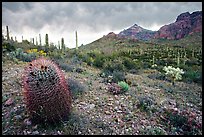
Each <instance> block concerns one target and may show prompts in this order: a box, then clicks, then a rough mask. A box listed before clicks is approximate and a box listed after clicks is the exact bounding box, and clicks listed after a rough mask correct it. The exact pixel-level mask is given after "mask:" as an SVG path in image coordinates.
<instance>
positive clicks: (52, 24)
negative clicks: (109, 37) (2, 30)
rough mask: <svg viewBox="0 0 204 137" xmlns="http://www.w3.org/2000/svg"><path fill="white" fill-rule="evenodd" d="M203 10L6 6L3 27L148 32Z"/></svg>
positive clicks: (182, 6)
mask: <svg viewBox="0 0 204 137" xmlns="http://www.w3.org/2000/svg"><path fill="white" fill-rule="evenodd" d="M197 10H202V3H201V2H190V3H189V2H71V3H69V2H65V3H64V2H3V3H2V25H3V26H5V25H9V26H10V28H11V29H12V30H13V31H15V32H16V33H17V32H18V33H22V31H23V30H25V27H26V28H29V29H31V30H32V31H34V32H36V33H38V32H39V31H40V30H42V29H43V28H44V27H45V26H49V28H50V29H51V31H53V32H55V33H63V31H65V30H67V31H75V30H81V31H83V30H86V31H89V32H94V33H95V32H102V31H104V30H110V31H115V30H123V29H124V28H127V27H129V26H132V25H133V24H135V23H136V24H138V25H140V26H142V27H144V28H146V29H151V27H152V26H154V25H157V26H162V25H165V24H169V23H172V22H174V21H175V20H176V17H177V16H178V15H179V14H181V13H183V12H187V11H188V12H193V11H197Z"/></svg>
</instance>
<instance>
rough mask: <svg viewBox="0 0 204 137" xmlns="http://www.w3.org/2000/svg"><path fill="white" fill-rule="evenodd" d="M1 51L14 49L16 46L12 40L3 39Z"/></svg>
mask: <svg viewBox="0 0 204 137" xmlns="http://www.w3.org/2000/svg"><path fill="white" fill-rule="evenodd" d="M2 47H3V52H12V51H15V50H16V48H15V46H14V44H13V43H12V42H8V41H4V42H3V43H2Z"/></svg>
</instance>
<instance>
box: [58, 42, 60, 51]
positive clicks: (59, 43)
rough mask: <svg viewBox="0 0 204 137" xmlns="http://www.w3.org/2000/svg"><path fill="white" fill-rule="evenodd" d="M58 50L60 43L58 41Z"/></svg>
mask: <svg viewBox="0 0 204 137" xmlns="http://www.w3.org/2000/svg"><path fill="white" fill-rule="evenodd" d="M58 49H60V41H58Z"/></svg>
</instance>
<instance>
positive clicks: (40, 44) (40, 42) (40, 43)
mask: <svg viewBox="0 0 204 137" xmlns="http://www.w3.org/2000/svg"><path fill="white" fill-rule="evenodd" d="M39 42H40V46H42V43H41V35H40V34H39Z"/></svg>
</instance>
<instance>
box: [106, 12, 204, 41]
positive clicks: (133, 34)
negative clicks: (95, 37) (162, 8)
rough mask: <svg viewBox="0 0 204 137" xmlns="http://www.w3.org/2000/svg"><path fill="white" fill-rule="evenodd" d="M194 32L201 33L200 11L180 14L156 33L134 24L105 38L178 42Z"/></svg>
mask: <svg viewBox="0 0 204 137" xmlns="http://www.w3.org/2000/svg"><path fill="white" fill-rule="evenodd" d="M195 32H202V11H195V12H193V13H191V14H190V13H189V12H185V13H182V14H180V15H179V16H178V17H177V19H176V21H175V22H173V23H171V24H168V25H164V26H162V27H161V28H160V29H159V30H158V31H151V30H148V29H144V28H142V27H141V26H139V25H137V24H134V25H133V26H131V27H130V28H128V29H125V30H123V31H121V32H120V33H119V34H115V33H113V32H110V33H109V34H108V35H106V36H107V37H117V38H131V39H134V40H141V41H148V40H151V39H170V40H178V39H181V38H184V37H186V36H188V35H191V34H193V33H195Z"/></svg>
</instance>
